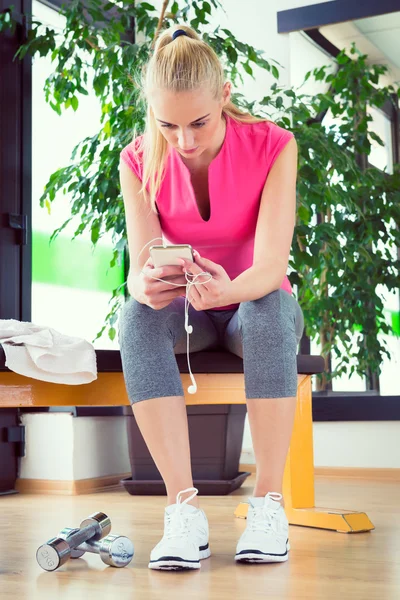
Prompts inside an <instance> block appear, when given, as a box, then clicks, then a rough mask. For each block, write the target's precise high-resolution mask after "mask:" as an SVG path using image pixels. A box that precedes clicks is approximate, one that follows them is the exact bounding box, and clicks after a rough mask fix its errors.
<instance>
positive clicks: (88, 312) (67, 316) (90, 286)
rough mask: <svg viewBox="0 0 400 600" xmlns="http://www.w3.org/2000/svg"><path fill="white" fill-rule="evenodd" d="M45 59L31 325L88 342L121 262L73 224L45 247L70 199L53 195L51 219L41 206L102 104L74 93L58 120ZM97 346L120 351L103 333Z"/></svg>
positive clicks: (39, 9) (40, 64) (36, 149)
mask: <svg viewBox="0 0 400 600" xmlns="http://www.w3.org/2000/svg"><path fill="white" fill-rule="evenodd" d="M33 13H34V16H35V17H36V18H38V20H40V21H41V22H43V23H48V24H50V25H51V26H52V27H58V28H59V29H60V31H61V29H62V28H63V21H64V17H63V16H62V15H60V14H59V13H58V12H57V11H55V10H53V9H51V8H48V7H47V6H45V5H43V4H41V3H40V2H38V1H37V0H34V1H33ZM53 68H54V66H53V65H52V64H51V61H50V58H49V57H43V58H35V60H34V62H33V66H32V230H33V233H32V322H34V323H36V324H38V325H48V326H49V327H52V328H54V329H56V330H57V331H59V332H60V333H64V334H66V335H71V336H75V337H81V338H84V339H86V340H87V341H89V342H92V341H93V340H94V338H95V337H96V334H97V333H98V332H99V331H100V329H101V328H102V326H103V325H104V320H105V316H106V315H107V313H108V312H109V305H108V301H109V299H110V298H111V294H112V290H113V289H115V288H116V287H117V286H118V285H120V284H121V283H122V282H123V281H124V268H123V265H121V266H118V267H114V268H113V269H110V268H109V263H110V260H111V258H112V247H113V246H112V241H111V237H110V236H104V237H103V238H101V240H100V241H99V242H98V244H97V246H96V249H95V250H94V251H93V249H92V244H91V241H90V232H85V233H84V234H82V235H80V236H78V237H77V238H76V239H75V240H74V241H71V238H72V236H73V234H74V231H75V230H76V228H77V226H78V224H79V221H78V219H76V220H74V221H73V222H72V223H70V224H69V225H68V226H67V228H66V229H65V230H64V231H63V232H62V233H61V234H60V235H59V236H58V238H56V239H55V240H54V241H53V242H52V244H51V245H50V246H49V238H50V236H51V234H52V232H53V231H54V230H55V229H57V228H58V227H60V226H61V224H62V223H64V221H65V220H67V218H69V217H70V204H69V200H70V197H69V195H68V194H66V195H63V194H58V196H57V197H56V199H55V200H54V202H53V203H52V204H51V214H48V211H47V210H46V209H45V208H41V207H40V205H39V198H40V196H41V194H42V191H43V188H44V186H45V184H46V182H47V181H48V179H49V176H50V175H51V174H52V173H53V172H54V171H56V170H57V169H58V168H60V167H63V166H66V165H68V164H69V163H70V160H71V153H72V150H73V148H74V146H75V145H76V144H77V143H78V142H79V141H81V140H82V139H83V138H85V137H86V136H89V135H94V134H95V133H96V132H97V131H98V129H99V127H100V106H99V103H98V101H97V98H96V97H95V96H94V95H93V96H91V95H89V96H80V97H79V108H78V110H77V111H76V112H73V110H72V108H69V109H68V110H66V111H64V110H63V112H62V116H61V117H60V116H59V115H57V113H56V112H55V111H53V110H52V108H51V107H50V106H49V105H48V104H47V103H46V102H45V96H44V92H43V86H44V82H45V79H46V77H47V76H48V75H49V74H50V73H51V72H52V71H53ZM94 346H95V348H96V349H100V348H101V349H118V336H116V337H115V339H114V341H113V342H112V341H111V340H110V339H109V338H108V336H107V334H106V332H104V333H103V335H102V337H101V338H100V339H98V340H97V341H96V342H95V343H94Z"/></svg>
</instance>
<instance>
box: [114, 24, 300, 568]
mask: <svg viewBox="0 0 400 600" xmlns="http://www.w3.org/2000/svg"><path fill="white" fill-rule="evenodd" d="M143 79H144V86H143V87H144V94H145V99H146V101H147V124H146V131H145V134H144V136H139V137H136V138H135V139H134V140H133V141H132V142H131V143H130V144H129V145H128V146H127V147H126V148H124V149H123V151H122V153H121V164H120V181H121V189H122V194H123V198H124V206H125V214H126V226H127V236H128V245H129V252H130V259H131V260H130V263H131V269H130V273H129V277H128V289H129V292H130V294H131V296H132V298H130V300H129V301H128V302H127V303H126V304H125V306H124V308H123V310H122V313H121V320H120V334H119V336H120V346H121V356H122V365H123V371H124V377H125V383H126V388H127V393H128V396H129V399H130V401H131V404H132V410H133V413H134V415H135V418H136V420H137V423H138V426H139V428H140V431H141V433H142V435H143V437H144V439H145V441H146V444H147V446H148V448H149V451H150V453H151V455H152V457H153V459H154V462H155V464H156V466H157V468H158V470H159V471H160V473H161V476H162V478H163V480H164V482H165V485H166V489H167V495H168V500H167V502H168V503H167V506H166V508H165V521H164V524H165V531H164V536H163V538H162V540H161V541H160V542H159V543H158V544H157V545H156V547H155V548H154V549H153V550H152V552H151V556H150V563H149V567H150V568H153V569H170V570H172V569H179V568H180V569H198V568H200V560H201V559H204V558H207V557H208V556H210V548H209V544H208V539H209V529H208V521H207V517H206V515H205V513H204V511H203V510H202V509H200V507H199V502H198V498H197V497H196V494H197V492H198V490H197V489H196V488H193V479H192V471H191V460H190V448H189V439H188V426H187V416H186V407H185V401H184V397H183V389H182V385H181V380H180V375H179V371H178V368H177V364H176V359H175V354H179V353H184V352H186V330H185V324H184V321H185V319H184V306H185V299H184V298H183V295H184V291H185V288H184V287H179V284H180V285H181V286H185V285H186V281H187V280H186V277H185V275H186V273H188V272H190V273H191V274H193V275H198V274H199V273H201V272H205V271H206V272H208V273H210V274H211V275H212V278H211V279H210V277H208V281H207V279H206V278H205V276H202V277H199V278H198V279H197V280H196V283H195V284H194V285H192V286H191V288H190V290H189V301H190V310H189V318H190V322H191V324H192V326H193V333H192V335H191V338H190V349H191V351H200V350H204V349H206V348H210V347H212V346H214V345H224V346H225V347H226V348H227V349H228V350H229V351H231V352H233V353H235V354H237V355H239V356H241V357H242V358H243V360H244V374H245V390H246V401H247V410H248V418H249V423H250V430H251V435H252V440H253V446H254V453H255V458H256V465H257V478H256V485H255V489H254V492H253V496H252V497H250V498H249V512H248V517H247V523H246V530H245V531H244V533H243V535H242V536H241V538H240V540H239V541H238V545H237V548H236V555H235V559H236V560H238V561H243V562H276V561H284V560H287V558H288V549H289V541H288V521H287V518H286V515H285V511H284V499H283V497H282V493H281V492H282V479H283V471H284V467H285V462H286V455H287V451H288V448H289V442H290V438H291V434H292V428H293V421H294V413H295V406H296V390H297V364H296V353H297V345H298V343H299V341H300V338H301V336H302V332H303V315H302V311H301V309H300V306H299V304H298V303H297V301H296V299H295V298H294V296H293V295H292V289H291V286H290V283H289V280H288V278H287V276H286V270H287V266H288V259H289V253H290V247H291V241H292V237H293V229H294V224H295V211H296V192H295V190H296V172H297V146H296V142H295V139H294V136H293V134H292V133H290V132H288V131H286V130H284V129H282V128H280V127H278V126H277V125H275V124H274V123H272V122H270V121H267V120H262V119H258V118H255V117H253V116H251V115H250V114H247V113H243V112H242V111H240V110H239V109H238V108H237V107H236V106H235V105H234V104H233V103H232V102H231V100H230V97H231V83H230V82H225V81H224V73H223V68H222V66H221V64H220V62H219V60H218V57H217V55H216V54H215V53H214V51H213V50H212V48H211V47H210V46H208V45H207V44H206V43H205V42H203V41H202V40H201V39H200V38H199V36H198V35H197V34H196V33H195V32H194V31H193V30H192V29H190V28H189V27H186V26H180V27H179V28H177V27H173V28H171V29H169V30H167V31H164V32H163V33H162V34H161V35H160V37H159V38H158V40H157V43H156V46H155V50H154V53H153V55H152V57H151V58H150V61H149V63H148V65H147V68H146V71H145V73H144V78H143ZM161 235H163V236H164V239H165V240H168V242H169V243H176V244H179V243H181V244H191V245H192V246H193V248H194V249H195V250H196V251H197V254H196V255H195V260H194V262H189V261H183V262H182V267H179V266H169V267H163V268H155V267H154V265H153V263H152V262H151V260H150V258H149V253H148V248H149V246H148V244H149V243H150V240H153V239H154V238H157V237H160V236H161ZM143 248H144V249H145V252H144V251H143V252H142V254H140V253H141V251H142V250H143ZM138 256H139V257H141V258H140V259H139V260H137V257H138ZM146 258H147V260H146ZM159 279H163V280H164V282H161V281H159ZM206 281H207V282H206ZM205 282H206V283H205ZM171 283H174V284H175V285H174V286H172V285H171ZM192 491H193V492H194V493H192V494H191V495H190V496H187V497H186V499H185V500H182V499H183V497H184V496H185V495H187V494H188V493H190V492H192Z"/></svg>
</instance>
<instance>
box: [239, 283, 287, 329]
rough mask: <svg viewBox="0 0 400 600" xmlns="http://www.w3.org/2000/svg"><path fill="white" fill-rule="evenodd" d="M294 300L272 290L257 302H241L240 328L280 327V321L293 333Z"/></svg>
mask: <svg viewBox="0 0 400 600" xmlns="http://www.w3.org/2000/svg"><path fill="white" fill-rule="evenodd" d="M295 303H296V300H295V299H294V298H293V297H292V296H290V294H288V293H287V292H285V291H284V290H281V289H279V290H274V291H273V292H270V293H269V294H266V295H265V296H263V297H262V298H258V299H257V300H251V301H249V302H243V303H242V304H241V305H240V307H239V319H240V322H241V327H242V328H243V327H250V328H252V329H258V330H260V329H262V328H267V329H268V330H271V327H281V326H282V320H283V321H284V322H285V323H286V324H287V325H288V326H289V328H290V329H292V330H293V331H294V329H295V320H296V314H295Z"/></svg>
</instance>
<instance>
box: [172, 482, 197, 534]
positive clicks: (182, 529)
mask: <svg viewBox="0 0 400 600" xmlns="http://www.w3.org/2000/svg"><path fill="white" fill-rule="evenodd" d="M191 490H195V493H194V494H192V495H191V496H189V497H188V498H186V500H184V501H183V502H182V501H181V496H182V495H183V494H184V493H185V492H189V491H191ZM196 494H198V489H196V488H188V489H186V490H183V491H181V492H179V493H178V494H177V496H176V507H175V511H174V512H173V513H172V514H168V513H167V515H166V532H165V537H166V538H167V539H172V538H179V537H182V535H186V536H187V535H188V534H189V532H190V526H189V525H190V523H191V522H192V521H193V520H194V519H196V518H197V516H198V513H197V512H195V513H183V512H182V507H183V505H184V504H187V503H188V502H190V500H192V498H194V497H195V496H196Z"/></svg>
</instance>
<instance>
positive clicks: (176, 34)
mask: <svg viewBox="0 0 400 600" xmlns="http://www.w3.org/2000/svg"><path fill="white" fill-rule="evenodd" d="M180 35H188V34H187V33H186V31H184V30H183V29H177V30H176V31H174V33H173V34H172V40H176V38H177V37H179V36H180ZM188 37H189V36H188Z"/></svg>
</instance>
